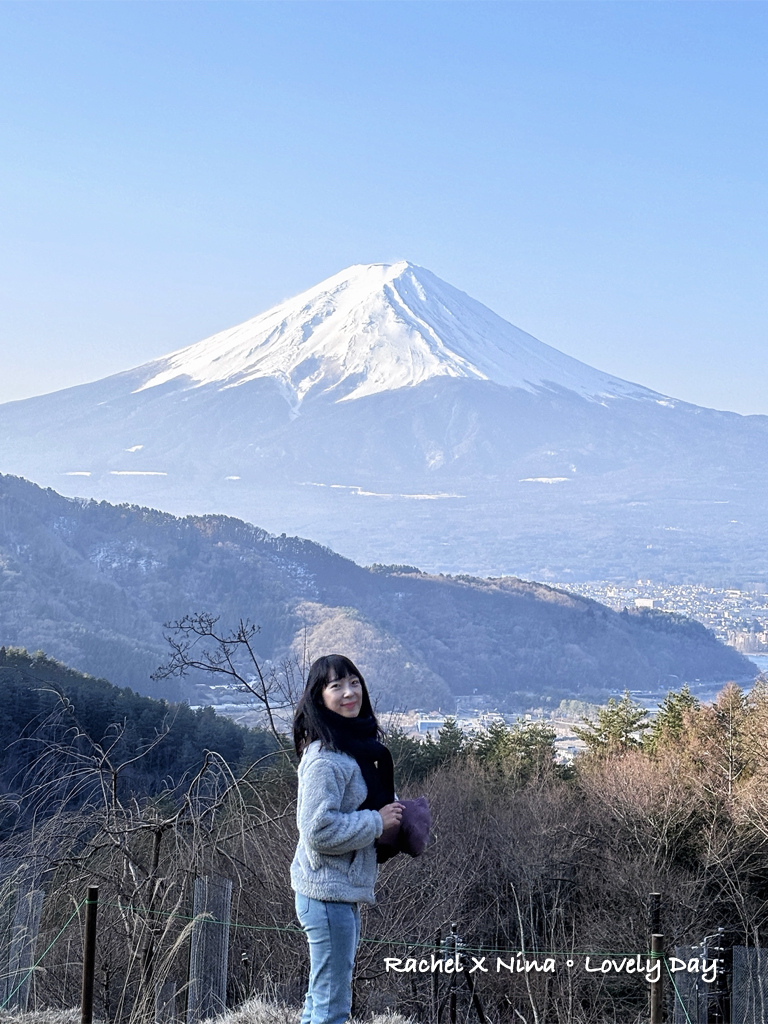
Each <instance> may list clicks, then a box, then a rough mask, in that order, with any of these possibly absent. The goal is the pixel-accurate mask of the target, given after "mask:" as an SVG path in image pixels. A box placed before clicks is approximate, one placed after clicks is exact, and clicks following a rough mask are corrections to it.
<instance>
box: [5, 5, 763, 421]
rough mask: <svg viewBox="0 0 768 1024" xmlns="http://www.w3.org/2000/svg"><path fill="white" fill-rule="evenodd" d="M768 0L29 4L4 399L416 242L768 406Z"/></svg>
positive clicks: (9, 65) (726, 395)
mask: <svg viewBox="0 0 768 1024" xmlns="http://www.w3.org/2000/svg"><path fill="white" fill-rule="evenodd" d="M767 44H768V5H766V4H764V3H750V2H746V3H739V2H727V3H717V2H711V3H710V2H708V3H697V2H678V3H665V2H658V3H640V2H636V3H620V2H603V3H579V2H567V3H558V2H551V3H550V2H540V3H525V2H522V3H505V2H496V3H484V2H469V3H463V2H438V3H429V2H419V0H406V2H398V0H380V2H376V3H367V2H341V3H323V2H318V0H314V2H305V3H291V2H278V3H248V2H237V3H228V2H199V3H191V4H188V3H184V2H178V3H159V2H158V3H122V2H120V0H116V2H110V3H67V2H56V3H37V2H22V3H13V2H11V3H8V2H6V3H3V4H0V131H1V133H2V135H1V136H0V137H1V138H2V152H3V156H2V163H1V166H0V231H1V232H2V238H3V244H2V246H1V247H0V265H1V266H0V271H1V272H0V289H2V301H1V302H0V401H7V400H11V399H15V398H21V397H26V396H28V395H32V394H38V393H41V392H44V391H50V390H54V389H56V388H59V387H65V386H68V385H71V384H75V383H79V382H82V381H86V380H93V379H96V378H98V377H101V376H105V375H106V374H108V373H112V372H116V371H119V370H121V369H126V368H128V367H130V366H135V365H137V364H139V363H141V362H144V361H146V360H148V359H150V358H153V357H156V356H159V355H162V354H164V353H166V352H168V351H171V350H172V349H174V348H178V347H180V346H182V345H185V344H188V343H191V342H194V341H198V340H200V339H201V338H203V337H205V336H206V335H208V334H211V333H213V332H214V331H216V330H219V329H221V328H224V327H227V326H230V325H232V324H235V323H238V322H240V321H242V320H244V319H247V318H248V317H250V316H253V315H255V314H256V313H258V312H261V311H262V310H263V309H265V308H267V307H268V306H269V305H271V304H273V303H275V302H277V301H279V300H280V299H283V298H286V297H288V296H290V295H293V294H295V293H296V292H298V291H300V290H302V289H304V288H306V287H309V286H310V285H312V284H314V283H316V282H317V281H319V280H321V279H322V278H324V277H327V276H329V275H330V274H332V273H335V272H336V271H338V270H340V269H342V268H343V267H345V266H348V265H349V264H352V263H360V262H373V261H390V260H395V259H410V260H412V261H413V262H415V263H419V264H421V265H422V266H426V267H428V268H429V269H430V270H432V271H434V272H435V273H436V274H438V275H439V276H441V277H443V278H445V279H446V280H448V281H450V282H451V283H452V284H454V285H455V286H457V287H459V288H461V289H463V290H465V291H467V292H469V293H470V294H471V295H473V296H474V297H475V298H478V299H480V300H481V301H483V302H485V303H486V304H487V305H489V306H490V307H491V308H493V309H494V310H495V311H496V312H498V313H500V314H501V315H503V316H505V317H506V318H507V319H509V320H511V321H512V322H513V323H515V324H516V325H517V326H519V327H522V328H523V329H525V330H527V331H530V332H531V333H532V334H534V335H536V336H537V337H538V338H540V339H541V340H542V341H546V342H548V343H549V344H551V345H554V346H555V347H557V348H559V349H561V350H562V351H565V352H568V353H569V354H570V355H573V356H576V357H577V358H580V359H583V360H584V361H586V362H589V363H591V364H592V365H594V366H597V367H599V368H600V369H603V370H606V371H608V372H610V373H614V374H616V375H618V376H621V377H625V378H627V379H630V380H635V381H638V382H640V383H642V384H645V385H647V386H650V387H653V388H656V389H657V390H659V391H663V392H665V393H667V394H671V395H674V396H676V397H679V398H683V399H686V400H688V401H692V402H696V403H698V404H701V405H709V406H714V407H717V408H728V409H734V410H736V411H739V412H744V413H756V412H759V413H765V414H768V388H767V387H766V382H767V381H768V303H767V302H766V281H767V280H768V274H767V273H766V270H767V269H768V268H767V267H766V251H767V250H766V223H768V219H767V218H766V213H767V210H766V207H767V206H768V202H767V200H768V186H767V184H766V164H767V162H766V147H767V142H766V140H768V125H767V124H766V109H767V108H768V88H766V86H767V85H768V82H767V81H766V79H767V78H768V70H767V68H768V64H767V62H766V60H765V52H766V45H767Z"/></svg>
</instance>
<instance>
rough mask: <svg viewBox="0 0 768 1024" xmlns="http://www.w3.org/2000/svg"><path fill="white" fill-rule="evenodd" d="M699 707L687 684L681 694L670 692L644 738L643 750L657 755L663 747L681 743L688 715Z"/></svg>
mask: <svg viewBox="0 0 768 1024" xmlns="http://www.w3.org/2000/svg"><path fill="white" fill-rule="evenodd" d="M698 707H699V701H698V698H696V697H694V695H693V694H692V693H691V691H690V689H689V688H688V684H687V683H686V684H685V685H684V686H683V688H682V689H681V690H680V692H679V693H676V692H675V691H674V690H670V691H669V693H668V694H667V695H666V697H665V698H664V700H663V701H662V702H661V704H660V705H659V710H658V711H657V712H656V716H655V718H654V719H653V722H652V723H651V727H650V729H649V730H648V733H647V734H646V735H645V736H644V737H643V749H645V750H647V751H648V752H649V753H651V754H655V753H656V751H657V750H658V749H659V748H660V747H661V746H663V745H665V744H668V743H676V742H679V741H680V740H681V739H682V737H683V732H684V729H685V724H686V715H687V714H688V713H689V712H691V711H694V710H695V709H696V708H698Z"/></svg>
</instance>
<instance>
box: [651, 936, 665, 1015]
mask: <svg viewBox="0 0 768 1024" xmlns="http://www.w3.org/2000/svg"><path fill="white" fill-rule="evenodd" d="M651 959H652V960H653V961H654V963H658V965H659V977H658V981H652V982H651V1024H661V1022H662V1020H663V1014H664V936H663V935H659V934H658V933H657V934H655V935H652V936H651Z"/></svg>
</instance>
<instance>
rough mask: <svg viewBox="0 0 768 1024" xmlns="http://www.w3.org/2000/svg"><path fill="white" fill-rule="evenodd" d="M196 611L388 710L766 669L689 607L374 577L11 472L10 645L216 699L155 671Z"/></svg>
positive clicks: (0, 500)
mask: <svg viewBox="0 0 768 1024" xmlns="http://www.w3.org/2000/svg"><path fill="white" fill-rule="evenodd" d="M201 611H205V612H209V613H211V614H213V615H215V616H220V617H221V629H222V630H224V631H226V629H228V628H231V627H232V626H233V625H236V624H237V622H238V621H239V620H240V619H241V618H248V619H250V620H251V621H252V622H256V623H258V624H259V625H260V627H261V630H260V633H259V634H258V636H257V637H256V639H255V644H256V650H257V654H258V656H259V658H260V659H261V660H263V662H264V664H265V665H268V664H270V663H271V664H273V665H278V666H279V665H281V664H282V663H283V662H284V660H285V659H291V658H293V657H294V656H301V657H303V656H304V654H305V653H306V652H307V651H309V652H310V656H312V657H317V656H319V655H320V654H322V653H326V652H327V651H329V650H341V651H344V652H345V653H347V654H348V655H349V656H350V657H352V658H353V660H354V661H355V662H356V663H357V664H359V666H360V668H361V670H362V671H363V673H364V674H365V675H366V677H367V676H369V675H370V677H371V679H375V680H376V691H377V693H378V694H379V695H380V696H381V699H382V707H391V706H397V707H403V706H406V707H414V706H415V707H424V708H427V709H433V708H437V707H441V706H442V707H443V708H447V709H448V710H452V703H451V702H452V700H453V697H454V696H455V695H457V694H461V693H467V692H471V691H472V689H474V688H478V687H479V688H481V692H484V693H491V694H494V695H495V696H496V697H497V699H498V700H499V701H500V702H502V703H506V704H507V706H508V707H510V708H513V709H522V708H525V707H528V706H530V705H531V704H532V703H535V704H536V705H538V704H539V703H540V702H542V701H543V702H544V703H546V702H547V700H546V699H547V697H549V703H550V704H553V706H557V704H558V703H559V701H560V699H562V698H563V697H572V696H579V697H582V698H584V697H587V698H588V699H598V700H600V699H604V698H605V697H606V696H607V695H608V693H609V692H611V691H612V690H614V691H615V690H622V689H624V688H626V687H628V688H630V689H648V688H649V687H658V686H662V687H664V686H672V685H675V686H677V685H679V684H680V682H681V681H684V680H686V679H691V680H692V679H696V678H700V679H713V680H715V681H718V680H722V681H725V680H726V679H728V678H733V677H734V676H735V677H737V678H741V677H742V676H745V677H746V676H747V675H749V673H750V672H751V673H752V675H751V676H750V678H752V676H754V666H752V665H751V664H750V663H749V662H747V661H746V660H745V659H744V658H743V657H742V656H741V655H739V654H737V653H736V652H735V651H732V650H731V649H729V648H726V647H724V646H723V645H722V644H720V643H718V642H717V641H716V639H715V638H714V636H713V635H712V634H711V633H710V632H709V631H707V630H706V629H705V628H704V627H703V626H701V625H699V624H698V623H695V622H690V621H687V620H682V619H680V618H679V617H675V616H667V615H663V614H659V615H651V614H641V613H635V612H632V613H629V614H625V615H622V614H619V613H616V612H613V611H611V610H610V609H608V608H605V607H604V606H602V605H599V604H598V603H597V602H595V601H590V600H588V599H586V598H582V597H578V596H576V595H573V594H568V593H565V592H564V591H560V590H557V589H553V588H551V587H547V586H546V585H543V584H538V583H528V582H525V581H522V580H518V579H512V578H507V579H500V580H499V579H496V580H480V579H476V578H472V577H447V578H446V577H439V576H432V575H429V574H426V573H421V572H420V571H418V570H416V571H412V569H411V567H401V568H399V569H398V568H393V569H387V568H386V567H384V568H383V569H382V567H378V570H377V571H376V570H372V569H368V568H365V567H363V566H359V565H357V564H355V563H354V562H351V561H350V560H349V559H346V558H343V557H342V556H340V555H338V554H336V553H335V552H333V551H331V550H329V549H328V548H325V547H322V546H321V545H318V544H316V543H314V542H312V541H308V540H303V539H301V538H296V537H287V536H275V535H273V534H270V533H268V532H267V531H264V530H262V529H260V528H259V527H255V526H252V525H250V524H248V523H245V522H242V521H239V520H236V519H233V518H231V517H225V516H206V517H191V516H190V517H187V518H185V519H179V518H177V517H174V516H171V515H169V514H168V513H165V512H158V511H156V510H152V509H147V508H139V507H136V506H127V505H124V506H114V505H110V504H108V503H107V502H96V501H82V500H77V499H71V498H65V497H63V496H61V495H59V494H57V493H56V492H55V491H53V490H51V489H50V488H49V489H47V490H43V489H41V488H40V487H38V486H37V485H35V484H32V483H29V482H28V481H25V480H22V479H20V478H18V477H8V476H0V644H5V645H13V646H21V647H26V648H28V649H30V650H34V649H37V648H42V649H43V650H44V651H46V653H47V654H49V655H51V656H53V657H55V658H58V659H60V660H62V661H64V662H66V663H67V664H68V665H71V666H72V667H73V668H74V669H78V670H80V671H84V672H89V673H91V674H92V675H96V676H103V677H106V678H109V679H110V680H111V681H112V682H113V683H115V684H117V685H121V686H126V685H127V686H131V687H132V688H133V689H135V690H137V691H138V692H141V693H147V694H149V695H151V696H155V697H163V698H166V699H171V700H179V699H184V698H186V699H187V700H190V702H192V703H195V704H200V703H209V702H210V696H205V695H204V696H202V697H201V696H200V691H199V690H197V689H196V688H195V686H194V685H192V686H191V687H187V688H186V689H185V688H184V687H185V686H187V684H181V683H180V682H179V681H170V683H168V682H156V681H155V682H153V681H152V680H150V675H151V674H152V673H153V672H154V670H155V669H156V668H157V666H158V665H159V664H160V663H161V662H164V661H166V660H167V657H168V653H169V649H168V646H167V644H166V642H165V641H164V639H163V637H164V634H165V633H166V632H167V629H165V628H164V624H165V623H168V622H172V621H174V620H178V619H180V618H182V617H183V616H185V615H187V614H191V613H195V612H201ZM193 682H194V683H206V684H210V679H200V678H197V679H195V680H193ZM169 687H170V688H169ZM203 693H204V694H208V690H207V689H206V690H205V691H203Z"/></svg>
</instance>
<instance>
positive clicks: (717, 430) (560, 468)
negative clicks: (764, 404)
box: [0, 263, 768, 585]
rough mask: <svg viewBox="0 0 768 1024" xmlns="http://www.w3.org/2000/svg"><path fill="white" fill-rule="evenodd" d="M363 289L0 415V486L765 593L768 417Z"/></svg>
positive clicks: (357, 549)
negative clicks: (757, 587) (7, 482)
mask: <svg viewBox="0 0 768 1024" xmlns="http://www.w3.org/2000/svg"><path fill="white" fill-rule="evenodd" d="M352 271H353V272H352V273H351V276H350V272H347V271H343V272H341V273H340V274H339V275H336V276H335V277H334V278H330V279H329V281H330V284H329V282H321V284H320V285H317V286H315V288H314V289H309V290H308V292H306V293H303V294H302V296H299V297H297V298H296V299H293V300H288V301H287V302H286V303H282V304H278V306H276V307H273V310H272V311H267V313H266V314H261V315H260V317H256V318H254V320H251V321H248V322H246V324H245V325H240V327H237V328H231V329H230V330H229V332H223V334H224V335H226V337H225V338H224V339H223V340H220V342H216V343H215V344H211V340H210V339H206V340H204V341H203V342H198V343H197V345H195V346H188V347H187V348H185V349H181V350H179V353H181V355H179V353H177V354H176V355H175V356H174V355H173V354H172V356H171V357H166V358H165V359H164V360H160V361H157V360H156V361H154V362H152V363H149V364H144V366H143V367H138V368H134V369H133V370H127V371H124V372H122V373H120V374H116V375H113V376H111V377H107V378H104V379H102V380H100V381H96V382H94V383H91V384H83V385H78V386H77V387H76V388H70V389H66V390H64V391H60V392H54V393H53V394H50V395H46V396H40V397H37V398H32V399H26V400H24V401H20V402H15V403H8V404H5V405H0V471H3V472H6V473H14V474H17V475H19V476H24V477H27V478H29V479H32V480H35V481H37V482H39V483H42V484H48V485H51V486H54V487H55V488H56V489H57V490H58V491H60V492H63V493H67V494H70V495H71V494H80V495H84V496H86V497H95V498H99V499H106V500H108V501H111V502H114V503H121V502H129V503H137V504H140V505H147V506H150V507H154V508H163V509H166V510H167V511H169V512H171V513H174V514H176V515H186V514H196V515H201V514H216V513H224V514H229V515H233V516H236V517H238V518H241V519H243V520H245V521H249V522H259V523H260V524H262V526H263V527H264V528H266V529H268V530H269V531H270V532H272V533H276V534H279V533H282V532H285V533H290V534H299V535H302V536H308V537H312V538H314V539H315V540H317V541H319V542H321V543H323V544H326V545H328V546H329V547H331V548H333V549H334V550H336V551H340V552H341V553H343V554H344V555H346V556H348V557H350V558H353V559H354V560H356V561H357V562H362V563H371V562H386V563H410V564H418V565H421V566H423V567H424V568H425V569H428V570H431V571H433V572H450V573H456V572H469V573H472V574H475V575H516V576H521V577H526V578H529V579H540V580H545V581H546V580H550V581H553V580H573V581H579V580H580V581H585V580H592V579H610V580H621V581H625V580H631V579H636V578H637V577H638V576H644V577H649V578H653V579H655V580H657V581H658V582H665V581H667V582H672V583H684V582H697V583H698V582H704V583H706V582H711V583H713V584H715V585H720V584H723V583H724V584H726V585H730V584H731V583H732V582H739V583H745V582H746V583H752V582H758V583H765V582H768V564H766V561H765V558H764V555H763V552H764V550H765V547H766V541H767V540H768V500H766V499H768V462H767V461H766V459H765V454H764V453H765V451H766V450H767V449H768V417H765V416H750V417H743V416H740V415H738V414H736V413H725V412H719V411H716V410H708V409H704V408H701V407H698V406H693V405H689V404H687V403H684V402H680V401H678V400H676V399H673V398H666V397H664V396H662V395H659V394H658V393H656V392H653V391H651V390H650V389H645V388H642V387H641V386H640V385H633V384H628V383H627V382H623V381H619V379H618V378H613V377H610V376H609V375H605V374H602V373H601V371H599V370H594V369H592V368H590V367H585V365H584V364H580V363H577V362H575V361H573V360H571V359H570V357H567V356H565V355H563V354H562V353H558V352H557V351H556V350H555V349H552V348H550V347H549V346H546V345H544V344H543V343H541V342H538V341H536V339H533V338H531V337H530V336H529V335H525V334H524V332H520V331H518V329H517V328H515V327H513V326H512V325H511V324H508V323H507V322H506V321H504V320H502V319H501V318H499V317H497V316H496V314H494V313H492V312H491V311H490V310H487V309H486V308H485V307H483V306H482V305H481V304H480V303H476V302H475V300H473V299H470V298H469V297H468V296H465V295H464V294H463V293H461V292H459V291H458V290H457V289H454V288H452V286H450V285H447V284H445V283H444V282H440V281H439V279H437V278H435V276H434V275H432V274H430V272H429V271H426V270H423V269H422V268H417V267H414V266H413V265H411V264H407V263H399V264H394V265H385V264H377V265H360V266H359V267H356V268H352ZM361 275H362V278H363V279H365V280H364V281H363V284H362V285H360V286H359V288H358V290H357V291H356V290H355V289H356V287H357V286H356V285H355V284H354V282H355V281H357V280H358V278H360V276H361ZM369 278H370V280H369ZM390 278H391V280H390ZM366 281H367V283H366ZM345 282H347V284H346V285H345V286H344V287H342V285H344V283H345ZM393 288H394V290H395V291H397V290H398V289H399V290H400V291H401V292H402V293H403V294H404V295H405V298H406V300H407V301H406V302H405V305H406V306H407V307H408V308H409V309H410V310H412V311H413V310H415V313H414V318H415V319H414V318H411V319H409V318H408V317H407V316H406V315H405V314H404V313H403V312H402V307H401V306H397V308H395V305H393V302H394V299H393V298H392V294H393V292H392V289H393ZM387 289H389V291H387ZM419 289H421V293H423V296H424V297H423V298H422V297H420V292H419ZM391 293H392V294H391ZM399 293H400V292H398V294H399ZM307 296H309V298H307ZM334 296H335V297H334ZM339 296H341V298H339ZM361 296H362V298H361ZM371 297H373V298H371ZM342 300H343V301H342ZM345 302H346V303H347V305H344V303H345ZM371 303H373V305H371ZM320 313H322V314H323V315H322V316H321V317H320V319H319V320H317V321H315V317H316V315H320ZM422 314H423V315H422ZM265 318H266V319H265ZM256 321H258V324H257V327H256V328H254V326H253V325H254V323H255V322H256ZM417 321H418V322H419V323H421V322H423V323H424V324H426V325H427V326H425V327H423V329H422V327H419V326H418V323H417ZM286 324H287V325H288V326H287V327H286V326H285V325H286ZM249 325H250V326H249ZM457 325H463V326H462V327H461V330H459V327H457ZM478 325H479V326H478ZM254 331H255V333H254ZM322 331H326V334H327V337H326V335H322V336H321V333H322ZM462 331H463V332H464V333H463V334H462ZM233 332H234V334H237V332H241V333H240V334H238V337H237V338H236V339H235V341H234V342H233V340H232V338H233ZM259 332H261V333H259ZM286 332H287V333H286ZM319 332H320V333H319ZM451 332H453V333H451ZM289 335H290V337H289ZM433 335H434V337H437V338H438V339H441V338H444V339H445V344H443V342H442V341H441V342H440V344H441V345H442V348H440V347H439V346H437V343H436V342H435V340H434V337H433ZM213 338H214V339H216V338H219V339H221V338H222V334H221V333H220V334H219V335H214V336H213ZM462 338H463V339H464V340H463V341H462ZM286 339H287V340H286ZM467 339H468V340H467ZM526 339H527V340H526ZM326 342H327V343H328V345H329V346H330V347H329V348H326V347H324V346H325V345H326ZM449 343H450V344H449ZM233 344H234V348H233V347H232V346H233ZM201 346H202V347H201ZM217 346H218V347H217ZM238 346H239V347H238ZM265 346H266V347H265ZM307 346H309V348H307ZM312 346H315V348H312ZM318 346H319V347H318ZM333 346H336V348H334V347H333ZM430 346H431V348H430ZM462 346H463V347H462ZM525 346H528V347H527V348H526V347H525ZM233 352H234V355H233ZM313 352H314V355H313V354H312V353H313ZM334 352H336V353H337V354H336V355H333V353H334ZM478 352H479V353H480V356H482V357H483V358H482V359H481V358H480V356H478ZM190 353H192V355H191V356H190ZM227 353H228V354H227ZM281 353H282V355H280V358H281V359H282V358H283V357H285V360H287V361H285V362H284V363H280V367H282V368H278V369H276V366H277V364H275V365H273V364H272V363H271V362H270V360H273V359H277V357H278V355H279V354H281ZM318 353H320V355H318ZM329 353H330V355H329ZM383 353H384V354H386V353H388V354H386V358H385V355H384V354H383ZM414 353H417V354H418V353H421V355H422V356H423V359H421V356H419V359H421V361H419V359H417V358H416V356H415V355H414ZM483 353H485V355H483ZM488 353H490V355H488ZM494 353H496V354H497V355H498V353H501V355H499V356H498V358H497V356H496V355H494ZM321 355H322V358H321ZM449 355H450V358H449ZM470 356H472V358H473V359H474V362H473V361H472V359H470V358H469V357H470ZM529 356H530V358H529ZM347 357H348V358H347ZM486 357H487V358H486ZM518 357H519V358H518ZM190 359H191V360H192V362H189V360H190ZM483 359H485V360H486V361H485V362H483ZM504 359H506V360H507V363H505V366H507V369H506V370H504V367H502V368H501V369H498V366H499V365H501V363H500V361H501V362H503V361H504ZM169 360H170V362H169ZM195 360H198V362H197V363H195ZM260 360H261V362H260ZM313 360H314V361H313ZM345 360H346V361H345ZM430 360H431V361H430ZM462 360H463V362H462ZM493 360H496V362H495V363H494V366H491V363H492V362H493ZM211 367H213V369H211ZM471 367H474V369H471ZM494 367H495V369H494ZM574 367H575V369H574ZM491 370H493V373H494V374H495V376H497V377H500V378H504V380H506V381H507V383H504V382H503V381H501V382H500V381H499V380H494V379H489V373H490V372H491ZM267 371H269V372H267ZM438 371H440V372H438ZM497 371H498V372H497ZM534 371H535V372H534ZM463 373H467V374H469V376H462V375H461V374H463ZM504 373H508V376H507V377H504ZM259 374H266V375H261V376H259ZM514 374H516V375H517V376H514ZM196 375H197V376H196ZM206 375H207V376H206ZM569 375H570V376H569ZM409 382H410V383H409ZM150 385H151V386H150ZM570 385H574V386H573V387H572V386H570ZM574 387H575V388H576V389H575V390H574ZM366 389H367V390H366Z"/></svg>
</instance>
